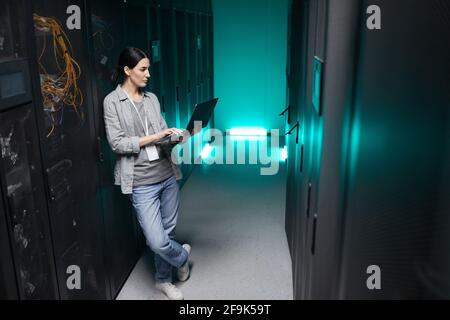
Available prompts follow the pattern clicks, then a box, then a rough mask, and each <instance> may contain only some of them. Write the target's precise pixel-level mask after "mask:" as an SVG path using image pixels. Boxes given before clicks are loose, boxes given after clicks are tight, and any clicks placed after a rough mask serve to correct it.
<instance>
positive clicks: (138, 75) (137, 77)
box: [125, 58, 150, 88]
mask: <svg viewBox="0 0 450 320" xmlns="http://www.w3.org/2000/svg"><path fill="white" fill-rule="evenodd" d="M149 68H150V60H149V59H147V58H144V59H142V60H141V61H139V63H138V64H137V65H136V66H135V67H134V68H133V69H130V68H128V67H125V74H126V75H127V76H128V78H129V80H130V81H131V82H132V83H133V84H134V85H135V86H137V87H138V88H144V87H145V86H147V83H148V79H150V70H149Z"/></svg>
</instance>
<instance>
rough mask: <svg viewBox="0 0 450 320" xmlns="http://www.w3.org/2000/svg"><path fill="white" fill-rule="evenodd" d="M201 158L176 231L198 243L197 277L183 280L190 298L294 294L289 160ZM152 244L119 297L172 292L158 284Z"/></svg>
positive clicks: (194, 273) (187, 188)
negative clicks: (268, 172)
mask: <svg viewBox="0 0 450 320" xmlns="http://www.w3.org/2000/svg"><path fill="white" fill-rule="evenodd" d="M260 168H261V166H260V165H212V166H196V168H195V170H194V172H193V174H192V176H191V177H190V178H189V179H188V181H187V183H186V185H185V186H184V187H183V189H182V192H181V210H180V217H179V220H178V228H177V239H178V241H179V242H181V243H184V242H188V243H190V244H191V245H192V255H191V260H192V263H193V265H192V270H191V272H192V273H191V277H190V279H189V280H188V281H187V282H185V283H181V284H180V283H177V285H178V286H179V287H180V288H181V290H182V291H183V293H184V296H185V299H188V300H197V299H205V300H210V299H217V300H230V299H238V300H241V299H249V300H253V299H261V300H279V299H286V300H290V299H292V273H291V260H290V256H289V252H288V246H287V240H286V235H285V231H284V209H285V166H284V164H283V165H281V164H280V170H279V173H278V174H277V175H273V176H262V175H260ZM152 259H153V257H152V253H151V252H150V251H149V250H146V252H145V253H144V255H143V256H142V258H141V260H140V261H139V263H138V264H137V266H136V268H135V270H134V271H133V272H132V274H131V276H130V278H129V279H128V281H127V283H126V284H125V286H124V288H123V289H122V291H121V292H120V294H119V296H118V299H151V300H154V299H166V298H165V296H164V295H163V294H161V293H160V292H158V291H157V290H156V289H155V288H154V280H153V274H154V268H153V260H152Z"/></svg>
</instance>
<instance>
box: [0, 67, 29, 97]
mask: <svg viewBox="0 0 450 320" xmlns="http://www.w3.org/2000/svg"><path fill="white" fill-rule="evenodd" d="M22 94H26V89H25V79H24V78H23V72H15V73H6V74H0V98H1V99H7V98H12V97H15V96H19V95H22Z"/></svg>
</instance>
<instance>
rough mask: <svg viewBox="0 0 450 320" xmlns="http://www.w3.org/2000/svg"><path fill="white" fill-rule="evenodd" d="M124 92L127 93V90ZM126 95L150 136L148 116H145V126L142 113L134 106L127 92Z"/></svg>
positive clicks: (146, 133)
mask: <svg viewBox="0 0 450 320" xmlns="http://www.w3.org/2000/svg"><path fill="white" fill-rule="evenodd" d="M124 92H125V90H124ZM125 94H126V95H127V98H128V100H130V102H131V104H132V105H133V107H134V110H136V113H137V115H138V117H139V120H140V121H141V124H142V127H143V128H144V132H145V135H146V136H148V135H149V134H148V123H147V115H145V125H144V121H142V117H141V113H140V112H139V110H138V108H137V107H136V105H135V104H134V101H133V100H132V99H131V98H130V96H129V95H128V93H126V92H125Z"/></svg>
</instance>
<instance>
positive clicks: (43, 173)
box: [0, 0, 206, 299]
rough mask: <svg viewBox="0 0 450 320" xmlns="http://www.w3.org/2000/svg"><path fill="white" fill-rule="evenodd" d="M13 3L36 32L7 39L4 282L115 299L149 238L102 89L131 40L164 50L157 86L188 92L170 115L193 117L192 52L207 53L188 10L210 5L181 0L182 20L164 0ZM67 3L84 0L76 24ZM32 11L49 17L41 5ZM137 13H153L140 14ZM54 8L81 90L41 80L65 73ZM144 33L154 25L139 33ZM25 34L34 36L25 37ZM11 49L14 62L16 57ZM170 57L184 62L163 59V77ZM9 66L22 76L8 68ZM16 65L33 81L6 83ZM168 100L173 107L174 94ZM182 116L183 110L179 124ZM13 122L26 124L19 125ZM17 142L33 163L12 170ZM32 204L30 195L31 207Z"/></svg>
mask: <svg viewBox="0 0 450 320" xmlns="http://www.w3.org/2000/svg"><path fill="white" fill-rule="evenodd" d="M183 3H185V2H183ZM205 3H206V2H205ZM185 4H186V3H185ZM7 5H8V6H12V7H13V8H15V10H16V11H17V12H15V13H14V14H13V16H15V17H20V16H21V15H20V14H24V15H25V16H24V17H23V21H25V23H24V24H21V25H20V26H21V27H24V29H23V30H25V26H26V25H27V24H29V29H30V30H33V29H34V34H33V33H29V34H27V35H28V36H29V38H27V39H25V37H22V36H20V35H17V34H15V35H13V36H11V37H9V36H8V37H6V38H5V39H6V41H5V42H4V46H3V47H0V80H1V81H2V87H1V88H2V90H1V91H2V94H3V97H2V99H1V100H0V117H1V119H2V126H1V128H0V129H1V134H2V137H3V136H5V137H6V138H9V139H10V140H8V141H16V142H14V143H11V144H9V145H7V139H6V138H5V139H2V151H5V152H2V159H1V160H0V168H1V170H0V176H1V177H2V179H1V188H0V191H1V194H2V198H1V201H0V222H1V223H2V224H1V226H2V227H1V229H0V238H1V240H2V243H1V247H0V255H1V256H2V263H1V265H0V268H1V270H2V271H3V272H4V275H5V276H7V278H5V279H2V281H1V282H0V295H1V296H2V297H7V298H16V297H18V298H21V299H34V298H49V299H55V298H61V299H112V298H114V297H115V296H116V295H117V293H118V292H119V290H120V288H121V286H122V285H123V283H124V281H125V279H126V277H127V276H128V274H129V273H130V271H131V269H132V267H133V266H134V264H135V262H136V261H137V259H138V257H139V254H140V252H141V251H142V247H143V244H144V241H143V236H142V233H141V232H140V229H139V227H138V225H137V223H136V220H135V217H134V215H133V214H132V211H131V206H130V203H129V201H128V200H127V199H126V197H123V195H121V194H120V190H119V189H118V188H117V187H115V186H113V179H112V171H113V167H114V162H115V155H114V154H113V153H112V152H111V150H110V148H109V145H108V143H107V141H106V137H105V132H104V124H103V107H102V101H103V98H104V96H105V95H106V94H107V93H109V92H111V91H112V90H113V89H114V88H115V84H114V83H112V82H111V81H110V78H111V75H112V71H113V69H114V68H115V66H116V62H117V61H116V59H117V57H118V54H119V53H120V51H121V50H122V49H123V47H124V46H126V45H133V46H138V47H141V48H143V49H144V50H146V51H147V52H151V57H152V58H153V59H152V60H154V61H152V70H151V71H152V72H151V73H152V81H151V86H152V87H151V88H149V89H150V90H152V91H153V92H155V93H156V94H157V95H160V97H161V95H162V96H163V97H164V93H166V92H169V93H170V95H171V96H172V98H173V99H174V101H175V102H176V103H177V104H179V107H178V106H177V105H175V106H176V107H175V108H174V107H173V106H174V105H173V104H171V107H170V108H174V110H164V111H166V113H170V114H166V116H168V117H169V118H170V119H172V120H173V119H177V118H178V117H180V116H183V117H188V116H189V115H190V112H191V110H189V107H188V104H187V101H188V98H187V97H189V90H188V89H189V85H191V83H190V81H189V80H190V79H189V73H190V71H191V69H190V64H189V58H190V56H191V55H189V54H188V53H189V52H191V53H192V52H193V53H194V54H197V51H196V47H194V45H193V44H191V42H193V40H194V37H192V38H189V35H190V34H189V33H188V28H187V27H188V20H187V16H188V15H189V14H192V15H195V14H196V13H194V12H198V11H199V10H200V9H199V8H200V7H197V5H198V4H197V3H195V4H192V3H189V4H186V9H185V10H192V11H191V12H193V13H187V12H186V13H184V12H183V13H182V14H181V20H180V21H181V23H178V20H177V17H178V16H179V15H178V11H175V10H174V8H173V5H174V4H173V3H168V2H159V1H151V2H147V1H128V2H123V1H114V2H106V1H103V0H96V1H89V2H88V1H81V0H80V1H75V2H71V3H68V2H60V3H56V2H55V3H52V5H48V3H46V2H45V1H43V0H35V1H33V2H32V3H28V2H25V1H15V2H14V4H12V1H8V3H7ZM69 5H76V6H78V7H79V8H80V9H81V10H80V11H81V18H82V22H81V29H74V30H70V29H68V28H67V27H66V24H65V22H66V20H65V19H66V18H67V12H66V9H67V7H68V6H69ZM5 12H7V11H2V13H1V14H0V24H1V26H3V23H5V25H6V26H7V27H8V28H11V26H14V25H15V24H14V23H12V22H11V21H6V19H5ZM33 13H36V14H38V15H39V17H36V16H34V17H33ZM175 13H177V15H176V14H175ZM136 15H138V16H139V18H142V19H143V20H142V21H143V22H141V21H140V19H133V17H136ZM183 15H184V16H185V20H184V23H183ZM166 16H170V17H171V19H170V21H169V20H167V21H166V22H168V25H165V24H163V22H162V21H163V17H166ZM50 17H56V20H55V21H54V22H53V20H52V23H54V24H53V27H54V26H56V25H58V26H59V28H60V31H59V32H60V33H61V35H58V40H59V38H60V37H61V38H62V37H64V41H66V42H70V44H69V43H66V45H67V46H66V48H67V52H63V57H66V54H67V55H70V56H71V57H72V58H73V60H72V61H73V62H74V64H75V63H76V64H77V65H79V66H80V69H81V73H80V74H78V77H77V87H78V88H79V90H80V91H81V92H75V93H74V95H76V96H78V97H80V96H82V97H83V99H79V100H75V102H74V103H70V102H66V101H62V100H58V99H56V98H55V96H51V99H50V100H49V99H48V95H49V94H50V93H49V92H47V91H45V90H42V86H41V84H43V83H45V81H51V80H55V79H57V75H58V72H59V71H61V70H60V69H59V67H58V64H57V62H56V60H55V56H54V54H53V47H52V45H53V39H52V36H51V34H50V31H51V30H50V29H51V27H50V26H49V25H42V23H47V22H49V21H50V20H49V18H50ZM8 18H9V17H8ZM33 18H34V21H33ZM15 19H16V20H17V18H15ZM57 20H59V21H57ZM136 20H139V21H136ZM5 21H6V22H5ZM33 22H34V24H35V26H34V27H33ZM183 24H184V28H183ZM177 26H179V28H180V29H179V30H180V31H183V30H182V29H184V32H183V33H181V34H180V37H179V39H182V38H183V37H184V39H186V43H185V45H186V49H185V50H184V49H181V46H182V44H180V43H178V41H177V38H176V29H175V28H176V27H177ZM2 30H3V29H2ZM16 31H17V30H16V29H14V28H12V29H11V30H9V32H13V33H14V32H16ZM167 31H170V32H169V33H167ZM59 32H57V33H59ZM63 32H64V33H65V35H63ZM142 34H144V35H145V36H144V37H141V36H139V35H142ZM163 34H164V37H163ZM2 36H3V34H2ZM65 36H67V38H66V37H65ZM13 38H14V39H16V40H20V41H21V43H19V42H20V41H18V42H17V43H13V42H12V41H11V39H13ZM24 43H27V44H29V46H30V47H29V48H28V47H26V48H25V45H24ZM44 44H45V45H44ZM178 47H179V48H180V49H181V52H182V51H185V53H186V54H185V58H186V62H187V63H186V64H185V68H186V70H182V71H180V72H179V74H178V73H177V72H175V71H178V70H180V68H178V66H180V67H181V61H180V60H182V59H183V57H182V55H181V56H177V54H176V53H177V52H178V50H177V49H178ZM163 48H164V49H163ZM27 58H28V60H26V59H27ZM155 58H157V59H155ZM197 59H198V57H195V61H197ZM11 61H13V63H12V64H13V65H14V68H12V69H11V68H9V66H8V63H11ZM59 62H60V66H61V63H62V62H61V61H59ZM164 62H165V64H164ZM169 62H173V64H171V63H169ZM197 65H198V64H195V68H196V66H197ZM28 66H29V68H28ZM17 68H18V69H17ZM163 68H172V69H171V70H172V71H174V72H171V71H170V70H169V71H167V70H165V71H166V74H167V77H166V78H164V77H163V72H162V71H164V69H163ZM16 69H17V70H16ZM28 69H29V70H28ZM75 69H76V70H78V69H77V67H75ZM71 71H73V70H71ZM184 71H186V72H185V73H184ZM194 71H197V70H195V69H194ZM10 75H12V76H13V78H11V79H10V78H8V77H9V76H10ZM18 75H19V80H20V79H31V82H30V84H29V87H27V86H28V84H27V82H26V81H25V80H24V82H23V89H24V92H19V93H18V96H14V95H12V96H6V95H7V94H10V93H11V92H9V91H8V90H9V89H10V88H11V87H6V86H3V81H5V79H7V80H8V79H9V80H8V81H10V82H11V83H13V82H14V81H18V80H17V79H18V78H17V76H18ZM24 75H25V76H24ZM20 77H21V78H20ZM169 82H170V83H169ZM5 83H7V82H5ZM195 85H197V84H196V83H195ZM177 86H178V90H177ZM4 88H6V89H4ZM19 88H20V86H19ZM180 89H181V90H180ZM177 91H178V97H177V95H176V93H177ZM182 91H183V92H184V93H182ZM5 92H6V95H5ZM53 93H54V92H53ZM5 96H6V98H5ZM183 100H184V101H183ZM72 102H73V101H72ZM162 107H163V108H164V107H165V106H164V99H163V101H162ZM170 121H171V120H169V122H170ZM180 121H181V119H179V120H176V122H177V124H179V123H180ZM12 127H14V128H18V129H17V130H15V131H14V133H13V134H10V133H11V128H12ZM19 129H20V130H19ZM8 130H9V131H8ZM7 133H8V135H7ZM17 145H21V148H18V147H17ZM22 145H23V146H22ZM14 148H15V149H14ZM13 149H14V150H13ZM6 151H8V152H6ZM14 152H16V156H17V154H19V155H20V157H18V158H17V157H15V158H14V157H13V158H14V161H15V162H14V164H15V165H17V168H18V167H19V164H21V163H27V164H28V165H29V166H28V167H26V166H20V170H22V171H20V170H19V171H20V173H17V172H19V171H17V172H16V173H14V174H13V173H11V172H10V171H11V168H12V167H13V166H11V163H12V160H11V159H12V158H11V157H12V155H13V153H14ZM10 156H11V157H10ZM40 156H41V157H40ZM8 157H9V158H8ZM17 170H18V169H17ZM80 172H82V173H83V174H80ZM19 175H20V178H18V177H19ZM16 178H17V179H19V180H20V181H19V180H17V179H16ZM14 179H16V180H17V181H16V180H14ZM13 182H14V183H13ZM15 182H18V183H15ZM19 182H20V183H21V185H19ZM22 190H23V192H22ZM24 197H25V198H26V199H27V200H23V199H24ZM19 198H20V199H19ZM18 199H19V200H20V201H19V200H18ZM23 204H26V205H27V206H29V207H27V208H22V207H23ZM18 213H21V215H18ZM20 219H22V220H20ZM3 221H5V223H3ZM20 225H21V226H22V227H21V228H20ZM10 226H12V228H13V230H10ZM20 245H22V247H20ZM25 246H26V248H23V247H25ZM30 259H32V260H33V262H34V264H33V265H32V264H31V262H30V261H29V260H30ZM72 267H79V270H80V271H81V279H80V280H81V290H77V288H71V287H70V286H69V285H68V282H67V280H68V279H69V277H70V272H71V271H70V270H74V269H73V268H72Z"/></svg>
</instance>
